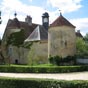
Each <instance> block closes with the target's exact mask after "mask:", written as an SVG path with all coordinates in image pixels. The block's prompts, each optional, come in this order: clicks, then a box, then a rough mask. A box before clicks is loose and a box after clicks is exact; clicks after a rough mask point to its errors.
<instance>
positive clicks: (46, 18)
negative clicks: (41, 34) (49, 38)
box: [42, 12, 49, 31]
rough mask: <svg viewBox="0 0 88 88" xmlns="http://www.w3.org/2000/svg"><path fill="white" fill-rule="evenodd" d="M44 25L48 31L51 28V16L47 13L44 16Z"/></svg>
mask: <svg viewBox="0 0 88 88" xmlns="http://www.w3.org/2000/svg"><path fill="white" fill-rule="evenodd" d="M42 25H43V26H44V28H45V29H46V30H47V31H48V27H49V14H48V13H47V12H45V13H43V15H42Z"/></svg>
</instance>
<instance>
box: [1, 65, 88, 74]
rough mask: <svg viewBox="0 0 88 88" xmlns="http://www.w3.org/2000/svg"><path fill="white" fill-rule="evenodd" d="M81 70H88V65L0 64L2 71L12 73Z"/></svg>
mask: <svg viewBox="0 0 88 88" xmlns="http://www.w3.org/2000/svg"><path fill="white" fill-rule="evenodd" d="M81 71H88V66H86V65H84V66H45V67H43V66H40V67H39V66H30V67H29V66H8V65H5V66H4V65H3V66H2V65H1V66H0V72H12V73H13V72H14V73H68V72H81Z"/></svg>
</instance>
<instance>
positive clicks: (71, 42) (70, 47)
mask: <svg viewBox="0 0 88 88" xmlns="http://www.w3.org/2000/svg"><path fill="white" fill-rule="evenodd" d="M75 40H76V35H75V29H74V28H72V27H67V26H59V27H51V28H50V29H49V39H48V44H49V46H48V52H49V54H48V55H50V56H56V55H59V56H62V57H66V56H68V55H70V56H73V55H74V54H75V52H76V43H75Z"/></svg>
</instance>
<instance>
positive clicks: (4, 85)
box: [0, 78, 88, 88]
mask: <svg viewBox="0 0 88 88" xmlns="http://www.w3.org/2000/svg"><path fill="white" fill-rule="evenodd" d="M0 88H88V81H60V80H48V79H15V78H0Z"/></svg>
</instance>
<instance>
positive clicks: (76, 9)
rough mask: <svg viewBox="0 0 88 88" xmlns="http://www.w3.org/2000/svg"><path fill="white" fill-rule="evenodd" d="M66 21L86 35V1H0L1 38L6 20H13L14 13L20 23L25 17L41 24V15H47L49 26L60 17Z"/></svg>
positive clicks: (87, 23)
mask: <svg viewBox="0 0 88 88" xmlns="http://www.w3.org/2000/svg"><path fill="white" fill-rule="evenodd" d="M59 10H61V13H62V15H63V16H64V17H65V18H66V19H68V20H69V21H70V22H71V23H72V24H73V25H74V26H76V31H77V30H80V31H81V33H82V35H85V34H86V33H88V0H0V11H1V12H2V14H1V17H2V24H0V37H1V38H2V36H3V33H4V31H5V28H6V24H7V22H8V19H14V13H15V12H16V13H17V18H18V20H20V21H25V18H26V16H27V15H30V16H31V17H32V22H33V23H37V24H42V14H43V13H44V12H48V13H49V21H50V24H51V23H52V22H53V21H54V20H55V19H56V18H57V17H58V16H59V15H60V11H59Z"/></svg>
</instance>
